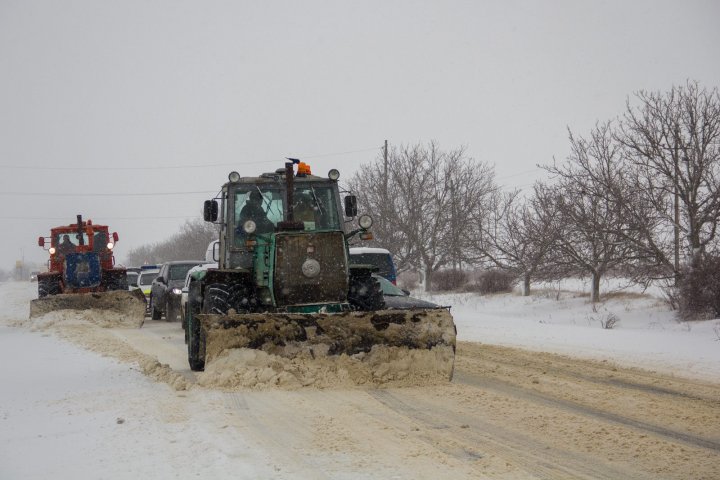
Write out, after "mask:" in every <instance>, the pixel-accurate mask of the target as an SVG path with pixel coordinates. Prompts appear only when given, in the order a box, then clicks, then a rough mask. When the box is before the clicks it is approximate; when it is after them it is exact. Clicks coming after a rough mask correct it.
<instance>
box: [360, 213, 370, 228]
mask: <svg viewBox="0 0 720 480" xmlns="http://www.w3.org/2000/svg"><path fill="white" fill-rule="evenodd" d="M358 223H359V224H360V226H361V227H362V228H365V229H368V228H370V227H371V226H372V217H371V216H370V215H361V216H360V218H359V219H358Z"/></svg>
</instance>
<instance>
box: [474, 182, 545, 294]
mask: <svg viewBox="0 0 720 480" xmlns="http://www.w3.org/2000/svg"><path fill="white" fill-rule="evenodd" d="M542 188H543V186H542V185H540V184H538V185H535V195H534V196H533V197H532V198H531V199H529V200H527V199H524V198H522V197H521V196H520V195H519V192H518V191H514V192H503V193H499V192H498V194H496V195H494V196H493V207H494V208H492V210H491V212H490V214H489V215H488V216H487V217H486V220H485V221H484V222H482V225H481V235H480V240H479V242H478V244H477V245H478V247H479V248H480V249H481V250H482V253H483V254H484V255H485V256H487V258H489V259H490V260H491V262H492V263H493V264H494V265H495V266H497V267H498V268H501V269H503V270H506V271H508V272H511V273H512V274H514V275H516V276H518V277H520V278H521V279H522V285H523V295H525V296H527V295H530V282H531V280H532V279H533V278H534V277H535V276H536V274H538V272H539V271H540V269H541V268H543V266H544V261H545V258H546V256H547V253H548V251H549V250H550V248H552V246H553V245H554V244H555V236H556V232H557V230H558V225H557V223H556V219H557V216H556V215H555V214H554V212H552V210H551V207H550V206H549V205H543V204H542V199H543V198H544V197H543V195H542V193H541V192H540V189H542Z"/></svg>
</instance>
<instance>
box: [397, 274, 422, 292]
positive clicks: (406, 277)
mask: <svg viewBox="0 0 720 480" xmlns="http://www.w3.org/2000/svg"><path fill="white" fill-rule="evenodd" d="M397 282H398V285H399V286H401V287H402V288H404V289H406V290H416V289H417V288H418V285H420V274H419V273H418V272H402V273H399V274H398V277H397Z"/></svg>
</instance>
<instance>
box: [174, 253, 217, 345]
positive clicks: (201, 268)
mask: <svg viewBox="0 0 720 480" xmlns="http://www.w3.org/2000/svg"><path fill="white" fill-rule="evenodd" d="M217 266H218V264H217V263H203V264H202V265H198V266H196V267H193V268H191V269H190V270H188V273H187V275H185V284H184V285H183V288H182V293H181V294H180V315H181V316H182V326H183V330H185V343H187V341H188V330H187V325H188V323H187V320H188V317H187V313H188V312H187V300H188V291H189V289H190V281H191V280H193V279H195V280H200V279H202V277H203V276H205V272H207V269H208V268H217Z"/></svg>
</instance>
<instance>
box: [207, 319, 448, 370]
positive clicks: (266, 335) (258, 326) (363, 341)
mask: <svg viewBox="0 0 720 480" xmlns="http://www.w3.org/2000/svg"><path fill="white" fill-rule="evenodd" d="M198 320H199V322H200V325H201V329H202V333H201V338H203V339H204V342H201V343H204V354H205V355H204V357H205V365H206V366H208V365H211V364H212V363H213V361H215V360H216V359H218V358H220V357H222V356H223V353H224V352H226V351H228V350H231V349H256V350H262V351H263V352H265V353H267V354H268V355H274V356H276V357H275V358H278V357H280V358H283V359H287V360H290V362H295V361H296V360H297V361H301V362H304V366H307V365H308V364H312V363H313V362H318V361H320V362H327V361H328V360H330V361H332V359H333V358H340V357H343V359H344V360H343V361H344V362H345V364H348V363H352V364H354V365H353V366H352V367H351V368H352V369H355V368H356V367H358V366H359V367H360V368H362V369H363V370H365V371H369V372H370V373H369V375H370V377H369V378H371V379H372V382H373V383H382V382H383V381H384V380H386V379H387V380H394V379H396V378H394V377H406V376H408V375H412V376H414V377H422V378H430V377H433V378H436V379H442V380H443V381H446V380H450V379H452V374H453V367H454V362H455V338H456V329H455V323H454V322H453V319H452V316H451V315H450V312H449V311H448V310H447V309H445V308H437V309H413V310H379V311H374V312H357V311H354V312H342V313H314V314H298V313H255V314H229V315H215V314H200V315H198ZM225 356H227V355H225ZM283 361H284V360H283ZM277 363H278V362H276V363H275V365H277ZM281 363H282V362H281ZM399 364H403V366H402V367H401V368H400V367H398V365H399ZM295 366H297V362H296V363H295V364H293V368H294V367H295ZM303 368H304V367H303ZM206 371H207V369H206ZM393 372H395V373H393ZM366 378H368V377H366ZM363 382H364V381H363Z"/></svg>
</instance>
